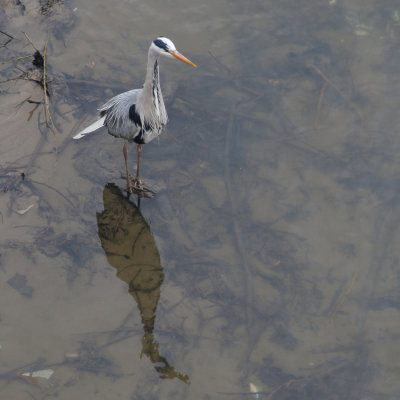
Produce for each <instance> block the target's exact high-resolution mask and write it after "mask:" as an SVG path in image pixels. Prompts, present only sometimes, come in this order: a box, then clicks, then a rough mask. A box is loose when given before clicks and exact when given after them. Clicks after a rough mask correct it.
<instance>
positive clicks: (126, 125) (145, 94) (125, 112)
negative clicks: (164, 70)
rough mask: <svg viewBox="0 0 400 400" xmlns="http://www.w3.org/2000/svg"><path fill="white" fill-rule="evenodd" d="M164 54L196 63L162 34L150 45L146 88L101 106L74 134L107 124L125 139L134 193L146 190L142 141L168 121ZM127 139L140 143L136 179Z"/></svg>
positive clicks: (130, 186)
mask: <svg viewBox="0 0 400 400" xmlns="http://www.w3.org/2000/svg"><path fill="white" fill-rule="evenodd" d="M164 56H165V57H168V58H177V59H179V60H182V61H184V62H186V63H187V64H189V65H191V66H193V67H196V65H195V64H193V63H192V62H191V61H190V60H188V59H187V58H186V57H184V56H183V55H182V54H181V53H179V52H178V51H177V50H176V48H175V45H174V43H173V42H172V41H171V40H170V39H168V38H166V37H158V38H157V39H155V40H154V41H153V42H152V43H151V45H150V48H149V52H148V57H147V71H146V79H145V81H144V85H143V88H141V89H133V90H129V91H127V92H124V93H121V94H119V95H117V96H115V97H113V98H111V99H110V100H108V101H107V102H106V103H105V104H104V105H103V106H101V107H100V108H99V110H98V111H99V119H98V120H97V121H96V122H94V123H93V124H91V125H90V126H88V127H87V128H86V129H84V130H83V131H81V132H79V133H78V134H77V135H75V136H74V137H73V138H74V139H80V138H82V137H83V136H86V135H87V134H89V133H92V132H95V131H97V130H98V129H99V128H101V127H103V126H106V127H107V129H108V133H109V134H110V135H112V136H115V137H117V138H122V139H125V145H124V149H123V153H124V157H125V166H126V172H127V191H128V192H130V193H132V192H133V191H135V190H136V191H137V190H139V191H140V190H143V182H142V181H141V180H140V176H139V173H140V154H141V150H142V145H143V144H146V143H149V142H151V141H152V140H153V139H155V138H156V137H158V136H159V135H160V134H161V132H162V129H163V127H164V126H165V125H166V124H167V121H168V115H167V111H166V109H165V105H164V99H163V96H162V92H161V86H160V74H159V58H160V57H164ZM127 142H135V143H137V145H138V148H137V149H138V159H137V171H136V178H135V179H133V180H132V179H131V178H130V175H129V169H128V164H127V146H126V143H127Z"/></svg>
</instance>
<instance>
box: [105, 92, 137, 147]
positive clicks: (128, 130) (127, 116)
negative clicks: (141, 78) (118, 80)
mask: <svg viewBox="0 0 400 400" xmlns="http://www.w3.org/2000/svg"><path fill="white" fill-rule="evenodd" d="M141 90H142V89H134V90H129V91H128V92H124V93H121V94H118V95H117V96H115V97H113V98H112V99H110V100H108V101H107V103H105V104H104V105H103V106H102V107H100V108H99V113H100V117H105V120H104V125H106V126H107V128H108V132H109V133H110V134H111V135H113V136H117V137H122V138H124V139H128V140H133V139H134V137H135V136H137V135H138V134H139V132H140V130H141V127H142V124H141V120H140V117H139V115H138V114H137V113H136V107H135V106H136V100H137V98H138V95H139V93H140V92H141Z"/></svg>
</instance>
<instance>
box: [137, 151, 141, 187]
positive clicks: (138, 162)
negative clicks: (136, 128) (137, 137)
mask: <svg viewBox="0 0 400 400" xmlns="http://www.w3.org/2000/svg"><path fill="white" fill-rule="evenodd" d="M141 154H142V145H141V144H138V145H137V169H136V181H138V182H140V156H141Z"/></svg>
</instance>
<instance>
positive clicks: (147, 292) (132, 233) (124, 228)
mask: <svg viewBox="0 0 400 400" xmlns="http://www.w3.org/2000/svg"><path fill="white" fill-rule="evenodd" d="M103 204H104V211H103V212H102V213H97V225H98V234H99V237H100V240H101V245H102V247H103V249H104V251H105V253H106V256H107V259H108V262H109V263H110V265H111V266H112V267H114V268H115V269H116V270H117V276H118V278H120V279H121V280H122V281H124V282H126V283H127V284H128V286H129V293H130V294H131V295H132V297H133V298H134V299H135V301H136V303H137V305H138V307H139V310H140V315H141V317H142V324H143V329H144V336H143V338H142V354H145V355H146V356H147V357H149V359H150V360H151V362H152V363H153V364H158V365H156V366H155V369H156V371H157V372H158V373H159V374H160V378H163V379H173V378H178V379H180V380H181V381H183V382H185V383H189V376H188V375H183V374H181V373H179V372H177V371H176V370H175V368H174V367H173V366H171V365H170V364H169V363H168V361H167V360H166V359H165V358H164V357H162V356H161V355H160V353H159V349H158V344H157V343H156V342H155V341H154V335H153V330H154V324H155V317H156V308H157V304H158V301H159V299H160V291H161V284H162V282H163V280H164V273H163V267H162V265H161V263H160V254H159V252H158V249H157V246H156V242H155V240H154V237H153V234H152V232H151V230H150V226H149V224H148V223H147V221H146V220H145V219H144V217H143V215H142V213H141V212H140V209H139V208H138V207H137V206H136V205H135V204H134V203H133V202H132V201H130V200H129V199H128V198H127V197H126V196H125V195H124V194H123V193H122V192H121V190H120V189H119V188H118V187H117V186H116V185H115V184H113V183H108V184H107V185H106V186H105V187H104V191H103Z"/></svg>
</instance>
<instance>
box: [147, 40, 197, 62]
mask: <svg viewBox="0 0 400 400" xmlns="http://www.w3.org/2000/svg"><path fill="white" fill-rule="evenodd" d="M151 48H152V49H153V51H155V52H156V53H157V54H159V55H160V56H166V57H169V58H177V59H178V60H181V61H183V62H185V63H186V64H189V65H191V66H192V67H195V68H196V67H197V65H196V64H194V63H192V62H191V61H190V60H189V59H187V58H186V57H185V56H184V55H182V54H181V53H179V51H178V50H176V47H175V45H174V43H173V42H172V40H171V39H168V38H166V37H164V36H160V37H158V38H157V39H155V40H154V41H153V43H152V44H151Z"/></svg>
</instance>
